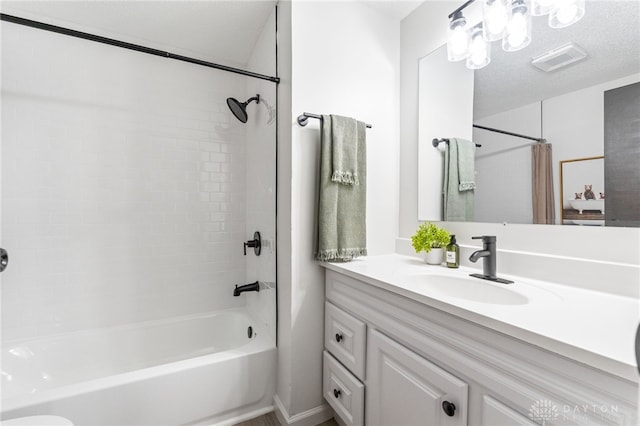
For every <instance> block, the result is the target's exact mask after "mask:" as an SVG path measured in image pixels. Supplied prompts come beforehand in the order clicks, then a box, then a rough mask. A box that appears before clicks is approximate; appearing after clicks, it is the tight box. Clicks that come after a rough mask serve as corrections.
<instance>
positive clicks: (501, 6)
mask: <svg viewBox="0 0 640 426" xmlns="http://www.w3.org/2000/svg"><path fill="white" fill-rule="evenodd" d="M507 2H508V0H484V1H483V2H482V16H483V17H484V18H483V23H482V33H483V36H484V39H485V40H486V41H496V40H500V39H501V38H502V37H503V36H504V33H505V31H506V29H507V23H508V22H509V10H510V8H509V5H508V4H507Z"/></svg>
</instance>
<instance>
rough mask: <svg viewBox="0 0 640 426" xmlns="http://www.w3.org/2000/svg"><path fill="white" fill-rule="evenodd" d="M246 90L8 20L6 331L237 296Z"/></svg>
mask: <svg viewBox="0 0 640 426" xmlns="http://www.w3.org/2000/svg"><path fill="white" fill-rule="evenodd" d="M245 91H246V77H242V76H238V75H234V74H230V73H225V72H222V71H217V70H212V69H207V68H203V67H198V66H195V65H191V64H185V63H180V62H176V61H172V60H167V59H164V58H157V57H152V56H149V55H143V54H140V53H136V52H130V51H126V50H123V49H119V48H115V47H110V46H105V45H101V44H97V43H92V42H89V41H85V40H79V39H75V38H71V37H66V36H62V35H56V34H52V33H48V32H44V31H39V30H34V29H29V28H25V27H20V26H17V25H14V24H10V23H4V22H3V23H2V146H1V155H2V157H1V161H2V169H1V170H2V193H1V194H2V205H1V206H2V212H1V213H2V214H1V217H0V219H1V222H2V223H1V232H2V235H1V237H2V238H1V242H2V246H3V247H5V248H7V249H8V250H9V252H10V258H11V262H10V265H9V268H8V269H7V270H6V271H5V272H3V274H2V278H1V279H2V283H1V285H2V289H1V290H2V332H3V340H7V339H13V338H24V337H32V336H36V335H47V334H51V333H58V332H64V331H71V330H79V329H87V328H94V327H103V326H110V325H117V324H124V323H130V322H137V321H144V320H151V319H158V318H164V317H169V316H174V315H186V314H193V313H199V312H205V311H209V310H213V309H219V308H225V307H232V306H238V305H241V304H243V303H244V299H242V298H234V297H233V296H232V288H233V285H234V284H237V283H240V282H242V281H244V280H245V278H246V272H245V258H244V256H243V255H242V242H243V241H245V240H246V235H245V218H246V213H245V211H246V209H245V207H246V202H247V201H246V184H245V180H246V166H245V157H246V149H245V145H244V141H245V131H246V129H245V127H243V125H242V124H240V123H239V122H238V121H236V120H235V118H233V116H232V115H231V114H230V113H229V111H228V109H227V107H226V104H225V99H226V98H227V97H229V96H233V97H241V96H243V93H245Z"/></svg>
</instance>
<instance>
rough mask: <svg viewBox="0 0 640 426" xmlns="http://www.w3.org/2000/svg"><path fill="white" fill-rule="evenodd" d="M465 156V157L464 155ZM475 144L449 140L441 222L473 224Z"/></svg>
mask: <svg viewBox="0 0 640 426" xmlns="http://www.w3.org/2000/svg"><path fill="white" fill-rule="evenodd" d="M461 154H462V155H461ZM474 155H475V144H473V143H472V142H470V141H468V140H466V139H454V138H450V139H449V144H448V147H447V149H446V150H445V152H444V176H443V177H444V179H443V182H444V186H443V189H442V198H443V200H442V208H443V214H442V220H444V221H449V222H469V221H473V211H474V190H473V189H474V188H475V179H474V177H475V161H474Z"/></svg>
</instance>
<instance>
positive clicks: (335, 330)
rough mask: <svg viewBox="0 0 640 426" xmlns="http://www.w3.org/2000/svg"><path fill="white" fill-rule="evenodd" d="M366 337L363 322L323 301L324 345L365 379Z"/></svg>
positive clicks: (353, 371)
mask: <svg viewBox="0 0 640 426" xmlns="http://www.w3.org/2000/svg"><path fill="white" fill-rule="evenodd" d="M366 339H367V326H366V325H365V323H363V322H362V321H360V320H359V319H357V318H356V317H354V316H353V315H350V314H348V313H346V312H345V311H343V310H342V309H340V308H338V307H336V306H335V305H332V304H331V303H329V302H326V303H325V315H324V346H325V348H326V349H327V350H328V351H329V352H331V354H332V355H333V356H334V357H336V359H337V360H338V361H340V362H341V363H342V364H343V365H344V366H345V367H347V368H348V369H349V370H351V372H352V373H353V374H355V375H356V376H357V377H358V378H359V379H360V380H364V379H365V377H364V374H365V363H364V354H365V349H366V344H367V340H366Z"/></svg>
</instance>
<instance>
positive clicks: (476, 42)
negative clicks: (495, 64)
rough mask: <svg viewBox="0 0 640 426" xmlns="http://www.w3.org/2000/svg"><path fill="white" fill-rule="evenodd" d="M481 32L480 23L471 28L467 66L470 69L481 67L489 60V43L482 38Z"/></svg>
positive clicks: (487, 63)
mask: <svg viewBox="0 0 640 426" xmlns="http://www.w3.org/2000/svg"><path fill="white" fill-rule="evenodd" d="M482 33H483V30H482V24H478V25H476V26H475V27H473V28H472V29H471V37H470V40H469V55H468V56H467V68H469V69H472V70H477V69H480V68H483V67H485V66H487V65H489V62H491V44H489V42H488V41H486V40H485V39H484V37H483V35H482Z"/></svg>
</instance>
